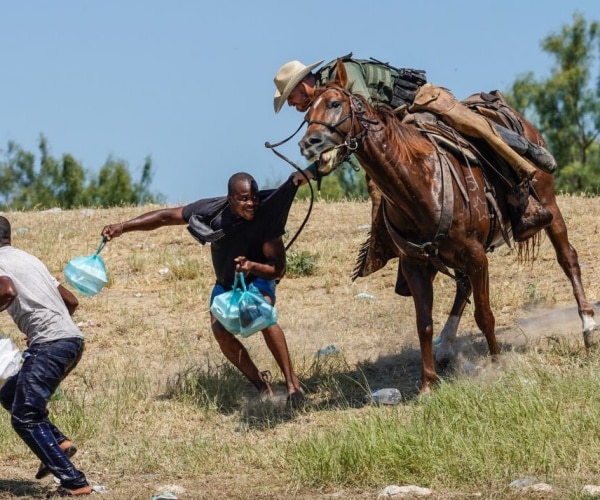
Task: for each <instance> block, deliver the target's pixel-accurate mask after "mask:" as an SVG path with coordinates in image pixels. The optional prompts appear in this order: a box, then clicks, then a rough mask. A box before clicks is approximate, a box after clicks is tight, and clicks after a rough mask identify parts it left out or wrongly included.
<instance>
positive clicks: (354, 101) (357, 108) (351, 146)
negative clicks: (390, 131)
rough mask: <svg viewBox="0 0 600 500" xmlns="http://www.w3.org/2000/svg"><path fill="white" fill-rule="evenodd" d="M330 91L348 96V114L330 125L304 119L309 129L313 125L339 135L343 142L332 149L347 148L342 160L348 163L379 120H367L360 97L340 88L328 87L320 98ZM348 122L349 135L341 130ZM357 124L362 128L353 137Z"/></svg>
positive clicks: (320, 94)
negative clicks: (341, 126)
mask: <svg viewBox="0 0 600 500" xmlns="http://www.w3.org/2000/svg"><path fill="white" fill-rule="evenodd" d="M330 91H337V92H341V93H342V94H343V95H344V96H346V98H347V99H348V102H349V104H350V109H349V111H348V113H347V114H346V115H345V116H343V117H342V118H340V119H339V120H338V121H337V122H335V123H329V122H325V121H322V120H306V118H305V119H304V122H305V123H306V124H307V127H310V126H311V125H321V126H322V127H325V128H326V129H328V130H329V131H330V132H331V133H333V134H337V135H339V136H340V137H341V138H342V140H343V142H342V143H341V144H338V145H337V146H333V147H332V148H331V149H340V148H346V154H345V155H344V156H343V160H342V162H343V161H346V160H347V159H348V157H350V156H351V155H352V154H353V153H354V152H355V151H356V150H357V149H358V145H359V143H360V141H362V140H363V139H364V137H365V136H366V135H367V134H368V132H369V131H370V130H371V129H372V125H377V124H378V123H379V120H373V119H371V118H367V117H366V116H365V113H366V108H365V106H364V104H363V102H362V101H361V99H360V97H358V96H357V95H355V94H352V93H351V92H348V91H347V90H346V89H342V88H340V87H326V88H324V89H323V91H322V92H320V93H319V96H322V95H323V94H325V93H327V92H330ZM309 114H310V112H309ZM348 120H350V128H349V129H348V133H344V132H343V131H342V130H340V125H342V124H344V123H346V122H347V121H348ZM356 124H358V125H359V126H360V130H359V132H358V133H356V134H354V135H353V131H354V129H355V128H356ZM342 162H340V163H342Z"/></svg>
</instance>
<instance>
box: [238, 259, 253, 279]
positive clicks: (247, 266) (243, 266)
mask: <svg viewBox="0 0 600 500" xmlns="http://www.w3.org/2000/svg"><path fill="white" fill-rule="evenodd" d="M233 261H234V262H235V270H236V271H237V272H238V273H244V275H246V276H247V275H248V274H249V273H250V271H251V267H252V265H253V264H254V262H252V261H251V260H248V259H247V258H246V257H243V256H240V257H236V258H235V259H233Z"/></svg>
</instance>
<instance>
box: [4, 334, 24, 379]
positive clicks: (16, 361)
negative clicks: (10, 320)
mask: <svg viewBox="0 0 600 500" xmlns="http://www.w3.org/2000/svg"><path fill="white" fill-rule="evenodd" d="M20 366H21V351H19V349H17V347H16V346H15V345H14V344H13V343H12V341H11V340H10V339H7V338H3V337H0V387H1V386H2V385H4V382H6V379H8V378H9V377H11V376H13V375H14V374H15V373H17V372H18V371H19V367H20Z"/></svg>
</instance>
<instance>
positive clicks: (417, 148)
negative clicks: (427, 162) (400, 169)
mask: <svg viewBox="0 0 600 500" xmlns="http://www.w3.org/2000/svg"><path fill="white" fill-rule="evenodd" d="M371 109H373V110H374V112H375V113H376V114H377V116H378V117H379V119H380V120H381V122H382V123H383V125H384V126H385V128H386V130H387V138H388V140H389V145H390V146H392V147H394V148H395V150H396V152H397V153H398V155H399V156H400V159H401V160H402V161H404V162H407V163H412V164H415V163H420V162H422V161H423V160H424V159H425V158H426V157H428V156H430V155H431V154H432V153H434V152H435V147H434V145H433V144H432V143H431V141H429V140H428V139H427V138H425V137H424V136H423V135H422V134H421V133H420V132H419V131H418V130H417V129H416V128H415V127H413V126H411V125H406V124H404V123H402V121H401V120H400V119H399V118H398V116H397V115H396V114H395V113H394V110H393V109H392V107H391V106H388V105H387V104H381V105H378V106H377V107H376V108H374V107H373V106H371Z"/></svg>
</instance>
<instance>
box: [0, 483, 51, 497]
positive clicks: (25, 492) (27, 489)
mask: <svg viewBox="0 0 600 500" xmlns="http://www.w3.org/2000/svg"><path fill="white" fill-rule="evenodd" d="M6 494H10V496H7V495H6ZM45 494H46V490H45V489H43V488H41V487H40V485H39V483H37V482H33V481H28V480H25V479H21V480H14V479H0V498H19V497H29V498H43V497H44V495H45Z"/></svg>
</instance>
